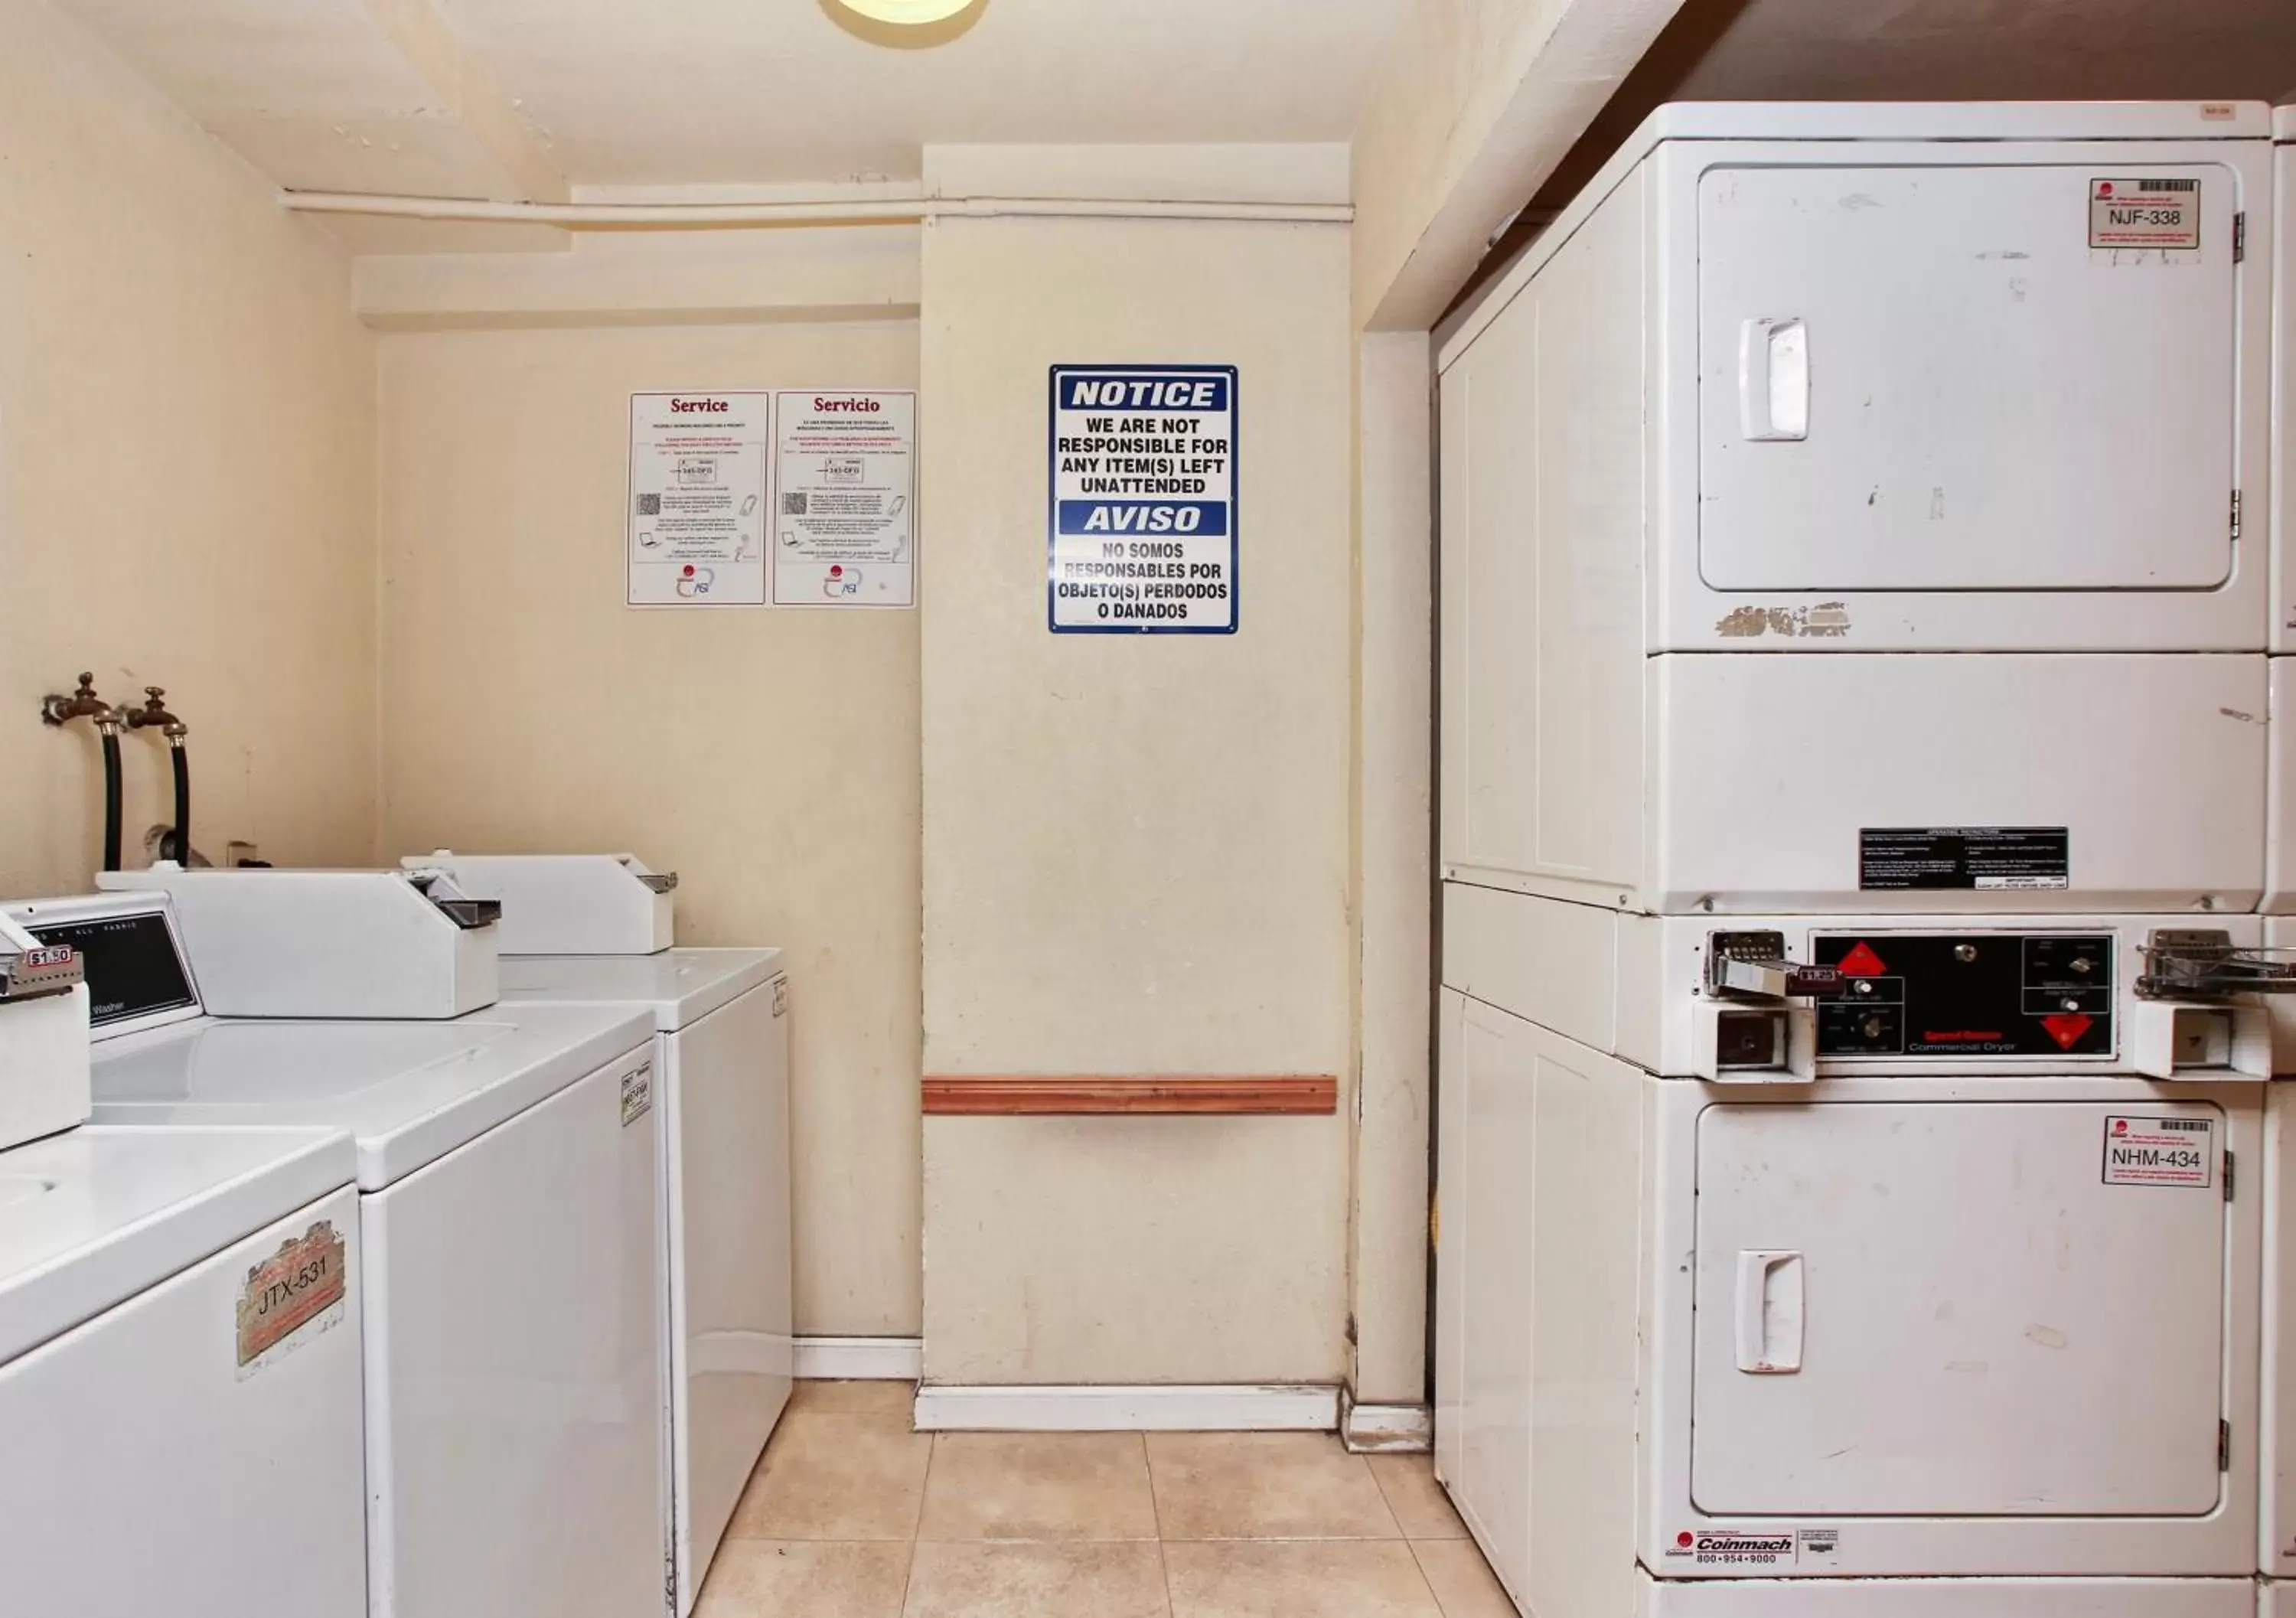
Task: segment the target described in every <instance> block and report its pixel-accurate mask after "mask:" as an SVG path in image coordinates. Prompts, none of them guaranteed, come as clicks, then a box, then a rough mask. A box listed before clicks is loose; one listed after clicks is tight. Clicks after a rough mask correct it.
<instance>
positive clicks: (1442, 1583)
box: [1411, 1540, 1516, 1618]
mask: <svg viewBox="0 0 2296 1618" xmlns="http://www.w3.org/2000/svg"><path fill="white" fill-rule="evenodd" d="M1411 1554H1412V1555H1414V1556H1417V1557H1418V1558H1419V1571H1420V1572H1421V1573H1424V1574H1425V1575H1426V1576H1427V1587H1428V1588H1429V1589H1431V1590H1433V1591H1434V1592H1435V1600H1436V1602H1437V1604H1438V1605H1439V1606H1441V1607H1442V1609H1443V1618H1516V1614H1515V1610H1514V1603H1513V1602H1512V1601H1510V1600H1508V1599H1507V1593H1506V1591H1505V1590H1504V1589H1501V1588H1500V1587H1499V1581H1498V1575H1497V1574H1496V1573H1492V1572H1491V1569H1490V1564H1488V1562H1485V1561H1484V1560H1483V1553H1482V1552H1481V1551H1480V1550H1478V1549H1476V1548H1475V1542H1474V1541H1473V1540H1417V1541H1415V1542H1414V1543H1413V1545H1412V1547H1411Z"/></svg>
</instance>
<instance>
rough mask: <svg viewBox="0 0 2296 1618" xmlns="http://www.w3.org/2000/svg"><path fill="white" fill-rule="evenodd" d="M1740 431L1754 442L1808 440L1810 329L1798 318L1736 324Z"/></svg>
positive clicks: (1764, 318)
mask: <svg viewBox="0 0 2296 1618" xmlns="http://www.w3.org/2000/svg"><path fill="white" fill-rule="evenodd" d="M1738 426H1739V430H1740V431H1741V432H1742V433H1743V435H1744V436H1745V437H1746V438H1747V439H1751V440H1752V441H1753V442H1755V443H1776V442H1781V441H1784V442H1788V443H1799V442H1800V440H1802V439H1806V438H1808V437H1809V328H1808V326H1807V325H1805V324H1803V323H1802V319H1801V317H1800V316H1799V315H1776V316H1767V317H1762V318H1757V319H1750V320H1746V321H1743V322H1741V323H1740V324H1739V327H1738Z"/></svg>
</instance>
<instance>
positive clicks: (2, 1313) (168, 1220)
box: [0, 1011, 367, 1618]
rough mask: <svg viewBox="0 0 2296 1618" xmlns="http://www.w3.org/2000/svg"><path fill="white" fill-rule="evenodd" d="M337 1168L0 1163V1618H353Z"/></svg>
mask: <svg viewBox="0 0 2296 1618" xmlns="http://www.w3.org/2000/svg"><path fill="white" fill-rule="evenodd" d="M4 1015H5V1013H4V1011H0V1016H4ZM355 1169H356V1163H355V1161H354V1156H353V1151H352V1146H351V1141H350V1138H349V1137H348V1136H346V1135H344V1134H342V1133H340V1131H330V1130H321V1129H171V1130H154V1129H108V1128H103V1127H100V1126H94V1125H90V1126H85V1127H82V1128H79V1129H70V1130H67V1131H66V1132H65V1133H63V1134H61V1135H54V1136H51V1137H49V1138H46V1139H45V1140H39V1141H35V1142H32V1143H31V1144H29V1145H27V1146H17V1147H15V1148H14V1149H12V1150H11V1151H8V1152H5V1153H0V1433H4V1434H5V1435H6V1437H5V1440H4V1450H0V1612H4V1613H9V1614H22V1615H23V1618H51V1615H53V1618H64V1615H65V1614H70V1615H71V1618H149V1615H150V1614H158V1613H165V1614H171V1618H174V1615H179V1618H246V1614H250V1613H279V1614H289V1613H291V1614H297V1618H362V1615H363V1614H365V1612H366V1610H367V1608H366V1555H365V1484H364V1474H363V1472H362V1468H361V1458H360V1443H361V1407H360V1364H359V1360H360V1355H359V1350H360V1325H361V1318H360V1307H361V1296H360V1282H361V1274H360V1267H361V1262H362V1259H361V1253H360V1233H359V1202H358V1195H357V1191H356V1190H355V1189H354V1188H353V1187H352V1183H351V1182H352V1177H353V1174H354V1172H355Z"/></svg>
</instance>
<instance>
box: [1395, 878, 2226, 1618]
mask: <svg viewBox="0 0 2296 1618" xmlns="http://www.w3.org/2000/svg"><path fill="white" fill-rule="evenodd" d="M1538 902H1540V901H1534V900H1529V899H1525V898H1524V897H1523V896H1521V895H1519V894H1497V895H1494V896H1493V897H1492V901H1491V902H1490V904H1488V906H1484V907H1479V906H1478V905H1477V903H1476V896H1474V895H1471V894H1462V893H1461V892H1460V891H1458V889H1457V887H1456V884H1455V885H1452V886H1448V887H1447V889H1446V892H1445V912H1446V916H1445V920H1446V929H1445V955H1444V973H1443V976H1444V981H1445V985H1446V987H1445V988H1444V990H1443V991H1442V993H1441V996H1440V998H1439V1053H1438V1060H1439V1095H1440V1107H1439V1165H1440V1167H1439V1193H1440V1199H1441V1202H1440V1206H1441V1210H1442V1215H1441V1224H1440V1230H1439V1242H1438V1247H1437V1320H1436V1342H1437V1355H1436V1378H1437V1386H1436V1399H1437V1409H1436V1433H1437V1441H1436V1465H1437V1470H1438V1473H1439V1475H1440V1476H1441V1478H1442V1480H1443V1482H1444V1483H1445V1484H1446V1486H1447V1489H1448V1490H1449V1491H1450V1492H1451V1495H1452V1497H1453V1499H1455V1501H1456V1503H1457V1504H1458V1506H1459V1508H1460V1512H1461V1515H1462V1516H1463V1518H1464V1520H1465V1521H1466V1523H1467V1524H1468V1526H1469V1528H1470V1530H1471V1531H1472V1532H1473V1533H1474V1535H1475V1537H1476V1539H1477V1540H1478V1541H1479V1542H1480V1544H1481V1545H1482V1546H1483V1548H1484V1549H1485V1551H1486V1554H1487V1555H1488V1557H1489V1559H1490V1561H1491V1564H1492V1566H1493V1568H1494V1570H1495V1571H1496V1572H1497V1573H1498V1574H1499V1576H1500V1578H1501V1581H1502V1582H1503V1583H1505V1585H1506V1587H1507V1589H1509V1591H1510V1593H1511V1594H1513V1597H1514V1598H1515V1599H1516V1601H1517V1603H1518V1604H1519V1605H1521V1606H1522V1608H1523V1610H1525V1611H1527V1612H1532V1611H1536V1612H1546V1613H1561V1614H1579V1613H1584V1614H1602V1613H1617V1612H1625V1611H1629V1610H1636V1609H1637V1607H1639V1610H1642V1611H1644V1612H1648V1613H1654V1614H1687V1615H1691V1618H1696V1615H1698V1614H1717V1615H1718V1618H1719V1615H1726V1614H1741V1613H1744V1614H1756V1613H1759V1614H1763V1615H1764V1618H1768V1615H1769V1614H1801V1613H1808V1614H1813V1618H1816V1615H1819V1614H1823V1615H1824V1618H1868V1615H1870V1614H1874V1613H1876V1612H1891V1611H1900V1610H1902V1611H1905V1612H1907V1613H1929V1612H1936V1613H1939V1614H1946V1613H1951V1614H1962V1615H1966V1614H1972V1613H1987V1614H1991V1613H1996V1612H1998V1613H2002V1614H2008V1613H2012V1612H2013V1613H2016V1614H2021V1615H2024V1614H2053V1613H2063V1614H2067V1615H2068V1618H2071V1614H2084V1615H2086V1614H2094V1613H2100V1612H2117V1611H2121V1610H2129V1609H2128V1606H2127V1604H2128V1602H2131V1601H2137V1600H2139V1599H2140V1597H2137V1596H2136V1595H2134V1594H2132V1593H2131V1591H2132V1589H2134V1588H2135V1585H2136V1584H2141V1583H2142V1582H2143V1581H2161V1582H2160V1583H2158V1584H2157V1585H2156V1586H2154V1587H2153V1593H2152V1594H2151V1595H2149V1596H2145V1597H2142V1599H2143V1600H2146V1601H2150V1600H2153V1599H2155V1598H2156V1597H2157V1598H2158V1601H2159V1602H2160V1603H2161V1604H2160V1605H2153V1606H2138V1607H2136V1608H2135V1609H2134V1610H2142V1611H2146V1612H2150V1613H2170V1614H2181V1613H2192V1614H2200V1613H2221V1612H2226V1611H2228V1610H2229V1609H2228V1606H2227V1603H2237V1604H2243V1605H2244V1604H2248V1603H2251V1602H2252V1601H2253V1592H2252V1589H2251V1588H2250V1584H2251V1582H2252V1580H2253V1577H2254V1573H2255V1569H2254V1566H2253V1564H2254V1562H2255V1559H2256V1557H2255V1551H2256V1545H2255V1540H2254V1535H2255V1532H2256V1524H2257V1523H2258V1521H2259V1507H2258V1489H2259V1482H2258V1471H2259V1467H2258V1451H2259V1440H2258V1438H2257V1436H2256V1435H2257V1433H2258V1431H2259V1427H2258V1413H2259V1397H2260V1395H2259V1314H2260V1310H2261V1309H2262V1308H2263V1301H2262V1298H2261V1296H2260V1293H2261V1285H2260V1273H2261V1249H2262V1245H2263V1242H2264V1236H2265V1215H2264V1207H2265V1203H2266V1200H2267V1198H2266V1195H2265V1192H2264V1189H2263V1187H2261V1186H2260V1185H2259V1183H2258V1182H2259V1180H2260V1179H2265V1178H2267V1177H2266V1176H2264V1175H2259V1173H2257V1172H2256V1171H2255V1170H2257V1169H2258V1168H2259V1166H2261V1164H2262V1162H2263V1159H2264V1147H2265V1145H2266V1135H2267V1129H2266V1104H2265V1091H2266V1090H2267V1088H2269V1087H2268V1086H2267V1084H2266V1083H2264V1082H2263V1081H2261V1080H2260V1079H2259V1078H2258V1077H2257V1076H2256V1075H2257V1072H2259V1071H2260V1070H2261V1069H2263V1068H2266V1067H2268V1065H2269V1062H2268V1058H2267V1057H2266V1056H2265V1055H2263V1054H2262V1053H2264V1052H2267V1051H2268V1049H2269V1046H2270V1039H2269V1034H2268V1031H2266V1029H2265V1027H2264V1024H2265V1023H2266V1022H2267V1014H2266V1012H2265V1011H2264V1010H2263V1009H2262V1005H2261V1002H2262V1000H2263V998H2264V997H2262V996H2261V995H2258V994H2253V993H2244V992H2242V991H2240V990H2238V989H2237V988H2235V987H2234V985H2235V984H2236V983H2244V982H2245V981H2247V979H2246V976H2245V974H2246V973H2249V972H2250V971H2251V970H2252V969H2253V968H2254V966H2255V964H2256V962H2257V961H2258V960H2259V958H2260V957H2259V951H2258V950H2257V949H2256V943H2255V940H2256V939H2257V937H2258V936H2259V930H2260V924H2259V922H2258V920H2257V918H2254V917H2228V918H2222V919H2223V920H2224V922H2225V925H2224V926H2222V927H2220V928H2210V929H2195V928H2193V927H2191V926H2189V925H2188V923H2189V922H2190V921H2191V919H2192V918H2190V917H2189V916H2174V915H2172V916H2161V917H2101V916H2083V917H2067V916H2051V915H2048V914H2047V913H2039V914H2034V915H2029V916H2001V917H1984V918H1978V917H1971V916H1950V915H1947V916H1928V917H1910V916H1882V917H1866V918H1860V917H1824V916H1819V917H1811V916H1804V917H1761V918H1741V917H1702V918H1694V919H1693V918H1686V917H1652V916H1627V915H1621V914H1620V913H1618V912H1615V911H1608V910H1600V909H1597V908H1594V907H1586V906H1580V907H1562V908H1564V909H1568V910H1571V911H1576V912H1579V913H1580V914H1579V915H1577V916H1562V915H1556V916H1546V917H1542V918H1538V919H1536V920H1525V921H1523V922H1522V923H1521V925H1520V926H1519V927H1518V926H1517V925H1516V924H1515V918H1516V917H1518V916H1521V914H1522V913H1523V912H1525V911H1526V910H1528V909H1529V908H1530V907H1531V906H1533V905H1534V904H1536V903H1538ZM1547 902H1554V901H1547ZM1747 921H1752V922H1757V923H1760V925H1756V926H1752V927H1746V926H1742V925H1741V923H1742V922H1747ZM1574 923H1575V924H1576V929H1575V930H1574ZM2195 935H2198V936H2195ZM1693 939H1694V940H1695V943H1696V946H1697V947H1696V949H1694V950H1693V949H1690V948H1688V946H1689V944H1690V943H1691V942H1692V941H1693ZM1510 953H1512V954H1513V957H1515V958H1513V959H1509V958H1506V957H1508V956H1509V954H1510ZM1860 984H1866V985H1870V986H1871V990H1872V991H1871V992H1870V993H1859V992H1857V985H1860ZM1797 1002H1800V1004H1797ZM1546 1016H1551V1017H1553V1018H1554V1020H1555V1021H1557V1022H1560V1023H1565V1024H1566V1025H1567V1027H1568V1030H1569V1031H1563V1030H1561V1029H1557V1028H1555V1027H1553V1026H1548V1025H1547V1024H1546V1023H1544V1022H1543V1021H1540V1020H1535V1019H1538V1018H1541V1017H1546ZM1700 1066H1704V1067H1706V1068H1707V1069H1709V1070H1710V1073H1709V1075H1708V1076H1696V1070H1697V1069H1698V1068H1699V1067H1700ZM2152 1066H2157V1067H2158V1068H2159V1069H2160V1072H2158V1073H2155V1072H2148V1071H2146V1069H2147V1067H2152ZM1667 1068H1673V1069H1675V1071H1674V1072H1671V1073H1667V1074H1666V1075H1665V1076H1661V1072H1663V1070H1665V1069H1667ZM2243 1169H2246V1170H2249V1172H2245V1173H2243V1171H2242V1170H2243ZM1874 1581H1890V1582H1888V1583H1887V1584H1886V1586H1885V1585H1884V1584H1882V1583H1877V1582H1874ZM1900 1581H1902V1582H1900ZM1923 1581H1931V1583H1930V1584H1929V1586H1928V1587H1927V1589H1928V1595H1927V1597H1926V1598H1927V1599H1928V1600H1930V1601H1931V1603H1932V1605H1921V1603H1922V1601H1923V1599H1924V1597H1923V1596H1922V1595H1921V1594H1920V1590H1919V1587H1921V1586H1922V1585H1923ZM2096 1581H2105V1583H2104V1585H2099V1584H2098V1583H2097V1582H2096ZM2130 1581H2135V1583H2131V1582H2130ZM1771 1586H1790V1587H1791V1589H1786V1590H1784V1591H1782V1592H1781V1593H1780V1594H1779V1596H1778V1598H1777V1599H1776V1601H1775V1602H1774V1603H1770V1604H1768V1605H1765V1604H1764V1603H1765V1601H1766V1600H1767V1594H1766V1592H1767V1588H1768V1587H1771ZM2108 1586H2109V1592H2108V1594H2106V1595H2104V1596H2099V1595H2098V1594H2096V1591H2097V1590H2098V1589H2105V1588H2106V1587H2108ZM1709 1587H1712V1588H1711V1589H1710V1588H1709ZM1876 1601H1880V1602H1882V1603H1883V1604H1884V1605H1882V1606H1876V1605H1874V1602H1876ZM1888 1603H1910V1604H1912V1605H1906V1606H1889V1605H1887V1604H1888ZM2100 1603H2102V1605H2100ZM2114 1603H2120V1604H2121V1605H2120V1606H2115V1605H2113V1604H2114ZM1750 1604H1751V1605H1750Z"/></svg>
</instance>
